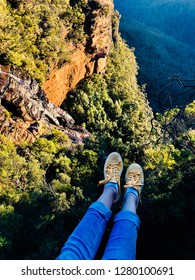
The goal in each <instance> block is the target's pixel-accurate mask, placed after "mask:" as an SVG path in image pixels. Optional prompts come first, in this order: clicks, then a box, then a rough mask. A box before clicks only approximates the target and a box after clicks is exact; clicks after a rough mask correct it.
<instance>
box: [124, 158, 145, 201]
mask: <svg viewBox="0 0 195 280" xmlns="http://www.w3.org/2000/svg"><path fill="white" fill-rule="evenodd" d="M125 181H126V183H125V185H124V188H134V189H136V190H137V192H138V197H139V198H140V195H141V191H142V188H143V186H144V173H143V170H142V168H141V166H140V165H139V164H137V163H132V164H131V165H130V166H129V167H128V169H127V172H126V174H125ZM129 192H131V189H129ZM132 192H133V193H134V191H133V190H132ZM134 194H135V193H134Z"/></svg>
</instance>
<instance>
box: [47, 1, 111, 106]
mask: <svg viewBox="0 0 195 280" xmlns="http://www.w3.org/2000/svg"><path fill="white" fill-rule="evenodd" d="M86 2H87V5H88V6H89V8H90V13H89V14H88V15H87V16H86V20H85V32H86V36H87V39H86V41H85V43H84V44H81V43H79V44H77V45H76V46H73V45H72V47H71V46H70V45H69V46H68V48H69V49H70V51H71V53H72V55H71V61H70V63H66V64H64V65H63V66H62V67H61V68H60V69H56V70H53V72H52V73H51V74H50V76H49V78H48V80H47V81H45V83H44V84H43V90H44V91H45V93H46V95H47V97H48V98H49V100H50V101H51V102H52V103H53V104H55V105H57V106H59V105H61V104H62V102H63V101H64V99H65V98H66V95H67V93H68V92H69V91H70V90H71V89H73V88H74V87H75V86H76V84H77V83H78V82H79V81H80V80H81V79H83V78H85V77H86V76H89V75H91V74H92V73H104V71H105V66H106V59H107V55H108V54H109V51H110V47H111V45H112V42H113V15H114V5H113V1H112V0H88V1H86Z"/></svg>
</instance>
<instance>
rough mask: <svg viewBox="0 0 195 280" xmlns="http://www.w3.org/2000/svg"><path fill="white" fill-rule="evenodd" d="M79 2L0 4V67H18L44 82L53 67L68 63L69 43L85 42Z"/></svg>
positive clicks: (83, 16) (81, 7)
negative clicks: (2, 65)
mask: <svg viewBox="0 0 195 280" xmlns="http://www.w3.org/2000/svg"><path fill="white" fill-rule="evenodd" d="M69 2H70V3H69ZM72 2H73V3H72ZM78 2H79V3H74V1H69V0H54V1H50V0H43V1H35V0H31V1H25V0H14V1H12V0H10V1H9V0H8V1H6V0H1V1H0V3H1V5H0V13H1V18H0V26H1V29H0V38H1V39H0V40H1V41H0V42H1V44H0V54H1V55H0V63H3V64H4V63H7V64H11V65H15V66H19V67H21V68H22V69H24V70H26V71H27V72H28V73H29V74H31V76H33V77H35V78H36V79H37V80H38V81H40V82H43V81H44V79H45V78H46V76H47V74H48V73H49V72H50V71H51V70H52V69H53V68H54V67H56V66H59V67H60V65H62V64H63V63H65V62H67V61H70V59H71V49H70V47H68V42H69V41H70V40H72V41H74V43H75V44H76V43H77V42H78V41H80V40H81V41H83V40H84V39H85V38H84V37H85V36H84V21H85V13H84V12H83V9H84V1H78ZM72 32H73V33H74V34H73V33H72ZM21 42H22V43H21Z"/></svg>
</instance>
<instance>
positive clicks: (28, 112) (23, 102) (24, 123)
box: [0, 67, 89, 144]
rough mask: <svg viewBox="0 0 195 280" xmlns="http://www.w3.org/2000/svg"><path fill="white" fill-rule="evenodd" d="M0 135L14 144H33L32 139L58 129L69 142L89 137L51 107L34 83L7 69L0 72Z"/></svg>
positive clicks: (54, 107) (80, 141)
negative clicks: (25, 141) (24, 142)
mask: <svg viewBox="0 0 195 280" xmlns="http://www.w3.org/2000/svg"><path fill="white" fill-rule="evenodd" d="M0 99H1V105H0V133H1V134H3V135H4V136H7V137H9V138H10V139H12V140H13V142H14V143H16V144H18V143H19V142H20V141H22V140H27V141H28V142H31V143H33V142H34V141H35V139H36V138H38V137H40V136H42V135H46V134H51V131H52V128H58V129H60V130H61V131H63V132H64V133H65V134H67V135H68V136H69V138H70V140H71V141H73V142H76V143H82V141H83V139H84V138H85V137H89V133H88V132H87V131H86V130H84V129H83V128H80V127H75V125H74V120H73V118H72V117H71V116H70V115H69V114H68V113H66V112H65V111H63V110H62V109H61V108H59V107H57V106H56V105H54V104H52V103H51V102H50V101H49V100H48V98H47V97H46V95H45V93H44V91H43V90H42V89H41V88H40V87H39V85H38V84H37V82H36V81H35V80H34V79H32V78H30V77H25V76H24V75H23V74H22V73H20V72H19V71H15V72H11V71H10V69H9V67H1V70H0Z"/></svg>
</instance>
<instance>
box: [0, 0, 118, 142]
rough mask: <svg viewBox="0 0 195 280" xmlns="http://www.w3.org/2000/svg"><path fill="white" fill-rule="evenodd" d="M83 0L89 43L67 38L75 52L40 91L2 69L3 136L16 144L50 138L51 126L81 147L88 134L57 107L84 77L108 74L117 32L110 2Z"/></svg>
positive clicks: (0, 128) (0, 127)
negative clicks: (106, 72)
mask: <svg viewBox="0 0 195 280" xmlns="http://www.w3.org/2000/svg"><path fill="white" fill-rule="evenodd" d="M70 2H71V1H70ZM85 2H86V4H87V13H86V15H85V23H84V30H85V36H84V38H85V39H84V40H82V41H79V43H78V42H77V43H76V44H75V43H74V42H72V41H71V40H68V41H67V42H66V40H64V44H65V47H67V49H68V50H69V51H70V53H71V54H72V55H71V58H70V62H69V63H68V62H67V63H65V64H64V65H62V66H61V68H57V69H54V70H53V71H52V72H51V74H50V76H49V78H48V80H46V81H45V83H44V84H43V86H42V88H40V86H39V85H38V83H37V82H36V81H35V80H34V79H32V78H31V77H29V76H27V75H26V74H24V73H22V72H21V71H20V70H19V69H17V70H16V69H15V70H13V69H10V67H9V66H1V65H0V100H1V104H0V133H1V134H3V135H5V136H7V137H9V138H10V139H12V140H13V142H14V143H16V144H18V143H20V141H22V140H27V141H29V142H31V143H33V142H34V141H35V139H36V138H38V137H40V136H43V137H45V135H48V134H49V133H50V134H51V133H52V128H58V129H60V130H61V131H63V132H64V133H65V134H67V135H68V136H69V139H70V140H71V142H73V143H77V144H80V143H82V142H83V140H84V139H85V138H86V137H89V136H90V135H89V133H88V131H86V130H85V129H84V128H82V127H76V126H75V124H74V120H73V118H72V117H71V116H70V115H69V114H67V113H66V112H65V111H63V110H62V109H61V108H60V107H59V106H60V105H61V104H62V102H63V101H64V99H65V98H66V95H67V93H68V92H69V91H70V90H72V89H73V88H74V87H75V86H76V84H77V83H78V82H79V81H80V80H81V79H83V78H85V77H87V76H89V75H91V74H93V73H100V74H103V73H104V71H105V66H106V60H107V56H108V54H109V52H110V48H111V46H112V44H113V43H114V42H115V41H116V36H117V35H116V34H117V32H118V30H117V28H116V25H115V24H114V22H115V20H114V19H115V17H116V13H115V12H114V5H113V1H112V0H85ZM70 32H71V30H70ZM66 36H68V34H66ZM66 44H67V45H66Z"/></svg>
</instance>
